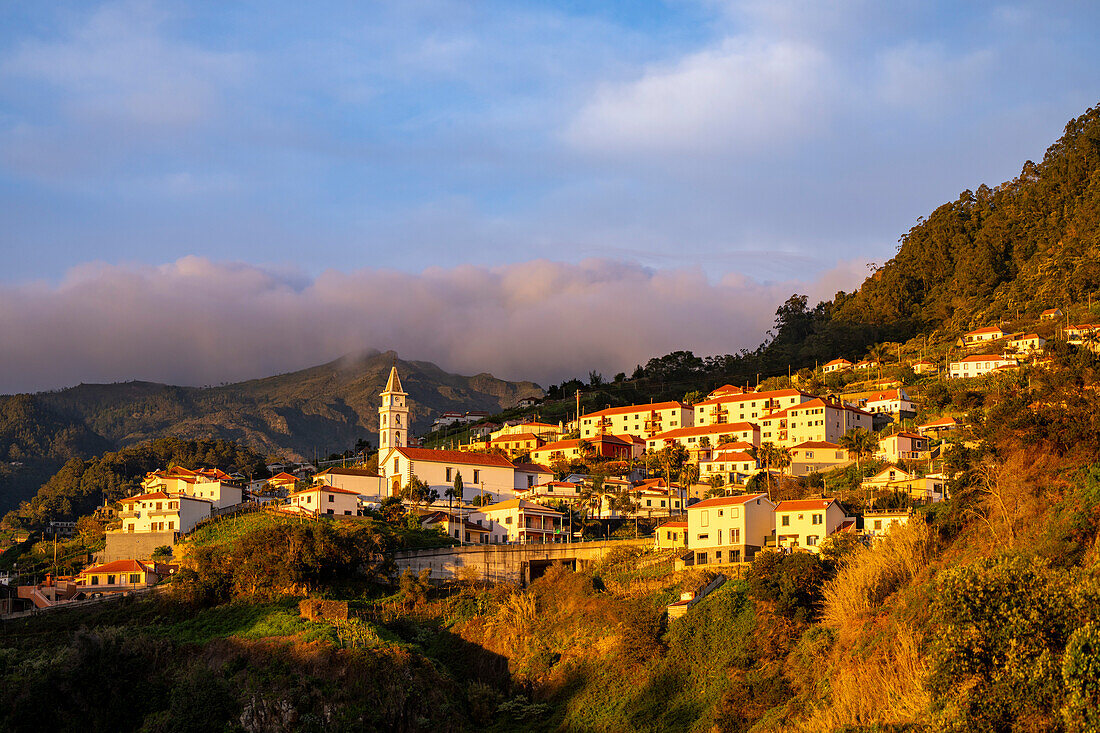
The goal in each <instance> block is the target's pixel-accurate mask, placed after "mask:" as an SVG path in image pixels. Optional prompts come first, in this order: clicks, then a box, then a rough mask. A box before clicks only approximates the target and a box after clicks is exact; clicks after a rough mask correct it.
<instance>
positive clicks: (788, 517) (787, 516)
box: [779, 514, 791, 527]
mask: <svg viewBox="0 0 1100 733" xmlns="http://www.w3.org/2000/svg"><path fill="white" fill-rule="evenodd" d="M779 523H780V525H781V526H783V527H790V526H791V515H790V514H784V515H783V517H782V519H781V520H780V522H779Z"/></svg>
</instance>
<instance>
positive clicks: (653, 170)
mask: <svg viewBox="0 0 1100 733" xmlns="http://www.w3.org/2000/svg"><path fill="white" fill-rule="evenodd" d="M1098 37H1100V9H1098V8H1097V7H1096V6H1095V4H1093V3H1086V2H1080V3H1055V2H1049V3H1048V2H1044V3H1039V2H1023V3H1007V4H992V3H989V4H987V3H957V2H952V3H946V2H944V3H931V2H893V3H870V2H858V1H855V0H850V1H849V0H839V1H838V2H830V3H823V2H798V1H795V0H774V1H771V2H768V1H765V0H746V1H744V2H738V1H737V0H727V1H722V0H699V1H697V2H692V1H691V0H670V1H669V2H655V1H652V2H625V1H620V2H608V3H589V2H580V1H579V0H576V1H574V2H554V3H537V2H477V3H470V2H446V1H445V0H426V1H423V2H421V1H419V0H405V1H403V2H393V3H361V2H346V3H335V2H327V3H326V2H312V3H290V2H265V3H247V2H241V3H228V4H227V3H186V2H176V3H159V2H151V1H148V2H146V1H137V2H131V1H124V2H110V3H93V2H57V3H17V2H8V3H3V4H2V5H0V221H3V227H2V230H0V251H2V252H3V253H4V255H5V257H4V264H5V266H4V268H3V272H2V273H0V286H2V288H3V292H0V297H4V296H5V295H6V296H7V297H8V298H11V299H12V300H11V302H13V303H18V302H28V301H27V300H26V296H27V295H28V293H30V292H34V293H38V294H40V297H42V298H44V299H46V298H52V299H53V300H54V301H57V302H61V301H63V300H64V298H65V297H67V295H66V293H68V292H69V291H68V290H66V288H69V287H71V283H73V282H75V281H77V280H80V281H83V279H87V278H92V277H105V276H104V275H103V273H104V272H116V271H123V272H130V273H132V274H134V277H135V278H140V277H141V276H142V275H141V273H143V272H162V273H163V272H168V271H169V270H171V271H173V272H174V271H178V270H180V269H181V267H180V264H179V263H180V262H182V261H186V262H191V260H189V259H187V258H194V257H197V258H199V259H200V260H202V261H204V262H206V263H208V264H209V265H210V266H211V267H216V268H221V270H222V271H236V270H234V268H239V267H240V266H247V267H249V268H254V269H256V270H257V271H260V272H262V273H264V274H266V275H269V276H271V277H272V278H273V280H272V282H274V283H278V285H279V287H286V288H289V289H290V290H291V291H293V292H297V293H303V292H305V291H307V290H309V289H310V288H315V287H316V285H317V282H318V279H319V278H322V277H323V276H324V275H325V273H337V274H340V273H343V274H349V275H356V274H359V275H363V276H365V277H383V276H384V275H385V273H394V274H395V276H400V277H406V276H409V277H413V278H420V282H423V281H424V279H425V278H426V277H427V275H426V274H425V273H426V271H427V270H429V269H433V268H434V269H436V270H440V271H443V272H445V273H447V276H448V277H451V278H452V279H454V280H455V281H456V282H458V281H461V279H462V274H461V273H463V272H465V271H466V270H465V269H464V268H471V267H473V268H481V270H482V271H488V270H492V269H493V268H501V267H516V268H522V267H523V266H524V265H525V263H530V262H533V261H546V262H548V263H551V264H552V265H553V267H557V268H559V269H560V268H565V269H564V270H563V271H566V270H568V268H571V267H579V266H581V265H582V263H584V262H587V261H590V260H597V261H599V262H613V263H619V264H620V265H621V267H622V269H623V271H624V272H633V271H634V270H633V268H635V267H641V268H643V270H644V271H646V272H647V273H648V277H649V279H650V282H652V281H653V280H654V279H655V278H658V277H659V276H660V275H662V274H663V273H665V272H668V271H673V272H681V271H683V272H688V273H691V274H692V275H693V276H696V275H697V276H700V277H702V278H703V280H704V281H705V287H706V288H723V287H725V288H733V290H731V291H730V292H729V293H727V292H726V291H725V290H720V291H716V292H720V293H722V294H723V295H722V296H721V297H733V298H734V299H735V300H738V302H739V308H740V311H741V312H742V315H740V316H737V320H738V323H737V324H723V323H719V324H716V327H717V328H725V327H726V326H729V328H730V329H731V331H730V333H731V335H730V336H729V337H728V339H727V341H726V342H716V343H715V342H710V341H707V342H705V343H687V344H683V345H684V346H686V347H694V348H695V349H697V350H700V351H703V350H706V349H708V348H709V349H717V350H725V351H735V350H736V349H737V348H740V347H741V346H753V345H755V343H758V341H759V336H760V331H759V327H760V326H762V325H766V324H767V321H768V320H769V319H770V314H771V313H772V312H774V309H775V305H776V303H777V302H781V300H782V297H783V290H785V289H787V288H788V287H789V288H795V289H800V290H803V291H810V292H814V293H817V292H818V291H820V292H821V294H822V296H825V295H828V293H829V288H831V287H833V286H836V287H846V288H851V287H855V286H856V285H857V284H858V283H859V281H860V279H861V277H862V275H863V273H864V271H865V270H864V269H863V268H864V265H865V264H866V263H868V262H882V261H884V260H886V259H888V258H889V257H890V256H891V255H892V254H893V252H894V247H895V245H896V240H897V238H898V237H899V236H900V235H901V234H903V233H904V232H905V231H906V230H907V229H908V228H909V227H910V226H911V225H912V224H913V223H914V222H915V221H916V219H917V217H919V216H921V215H924V214H927V213H928V212H929V211H930V210H931V209H932V208H933V207H935V206H936V205H938V204H940V203H943V202H945V201H948V200H951V199H953V198H955V197H956V196H957V195H958V193H959V192H960V191H962V190H963V189H965V188H974V187H976V186H978V185H979V184H981V183H989V184H996V183H999V182H1001V181H1004V180H1006V179H1008V178H1011V177H1012V176H1014V175H1016V173H1018V171H1019V169H1020V166H1021V164H1022V163H1023V161H1024V160H1026V159H1028V158H1031V159H1039V158H1041V156H1042V154H1043V150H1044V149H1045V147H1046V146H1047V145H1049V144H1050V143H1051V142H1053V141H1054V140H1055V139H1056V138H1057V137H1058V135H1059V134H1060V132H1061V129H1062V127H1063V126H1064V124H1065V123H1066V121H1068V120H1069V119H1070V118H1071V117H1073V116H1075V115H1077V114H1080V113H1081V112H1083V111H1084V110H1085V109H1086V108H1087V107H1089V106H1091V105H1093V104H1096V103H1097V101H1098V99H1100V77H1098V76H1097V75H1096V73H1095V70H1096V69H1097V68H1098V67H1100V65H1098V61H1100V58H1098V56H1100V44H1097V43H1096V42H1095V41H1096V38H1098ZM89 263H93V264H89ZM601 267H602V266H601ZM142 268H147V269H145V270H143V269H142ZM148 268H152V269H151V270H149V269H148ZM157 268H160V269H159V270H158V269H157ZM172 268H175V270H172ZM182 270H186V271H190V270H189V269H188V268H187V267H183V268H182ZM433 271H434V270H433ZM600 271H601V272H603V270H602V269H601V270H600ZM93 272H94V273H98V274H95V275H93V274H90V273H93ZM555 276H556V275H555ZM601 277H602V276H601ZM429 279H430V278H429ZM731 283H736V287H735V285H733V284H731ZM154 286H155V284H154ZM737 288H740V289H741V292H742V295H741V296H739V297H738V296H737V295H736V293H735V292H734V290H736V289H737ZM28 289H29V290H28ZM754 289H755V290H754ZM764 291H767V292H768V293H769V295H767V296H766V297H765V296H764V295H759V297H757V296H756V295H755V294H757V293H763V292H764ZM788 294H789V292H788ZM17 296H18V297H17ZM750 296H751V297H750ZM548 297H552V296H548ZM639 297H649V296H648V295H645V294H642V295H639ZM715 297H717V296H715ZM769 299H770V300H769ZM591 304H592V305H593V307H595V306H598V305H600V304H601V302H600V301H599V300H598V299H595V298H594V299H593V300H592V301H591ZM30 307H31V306H29V305H24V306H22V308H24V309H28V308H30ZM73 307H74V308H79V305H78V304H73ZM180 307H181V308H185V307H186V305H185V304H181V305H180ZM478 307H482V308H483V307H484V306H483V305H482V306H478ZM548 307H552V306H548ZM226 308H227V311H226V313H225V318H226V319H232V318H233V317H235V311H232V310H231V309H230V305H229V304H226ZM291 310H293V309H291ZM748 311H751V313H748V315H745V313H747V312H748ZM472 312H473V311H471V313H472ZM16 315H17V316H20V315H30V314H28V313H25V312H24V313H17V314H16ZM739 324H743V325H746V327H745V328H744V329H743V330H740V331H738V330H737V326H738V325H739ZM661 329H669V330H671V331H672V332H673V333H675V332H676V331H677V324H676V323H674V322H671V321H670V322H668V323H663V324H655V328H654V330H656V331H661ZM661 332H662V333H663V331H661ZM430 336H431V335H430V334H428V335H426V336H425V338H429V337H430ZM361 337H362V338H365V339H368V340H377V339H381V338H383V337H387V338H390V339H391V340H392V339H397V336H395V335H394V334H392V333H384V332H382V331H378V332H376V333H365V334H361ZM398 340H399V339H398ZM424 340H425V339H424V338H421V340H420V341H421V342H423V341H424ZM668 342H669V343H674V342H675V339H669V340H668ZM416 343H417V342H415V341H410V342H408V348H412V349H413V351H415V350H416ZM653 343H654V346H658V345H660V344H663V342H662V341H661V339H659V338H655V339H654V342H653ZM723 343H728V346H727V347H725V348H723ZM364 345H365V346H376V347H379V348H386V347H388V346H390V345H392V344H387V343H370V344H364ZM399 345H401V346H403V347H404V346H406V345H405V344H404V343H402V344H399ZM344 346H346V344H343V343H342V342H341V343H340V344H334V345H332V346H331V347H330V348H331V349H333V350H335V349H338V348H343V347H344ZM639 348H640V347H639ZM425 351H431V350H430V349H425ZM654 351H656V349H654ZM34 353H35V354H39V356H38V357H35V358H44V357H43V356H42V355H43V354H45V353H46V352H38V351H36V352H34ZM50 353H53V352H50ZM616 354H617V355H616ZM616 354H611V355H606V357H603V356H596V355H590V356H591V358H593V359H596V360H599V359H601V358H606V359H607V360H608V364H607V367H608V368H614V366H613V365H612V364H611V363H610V362H612V361H615V360H616V359H618V360H620V361H622V362H624V368H625V366H631V364H625V362H628V361H630V360H632V359H638V358H641V354H638V353H635V352H633V351H629V350H623V351H621V352H616ZM410 355H411V356H416V355H417V354H415V353H414V354H410ZM28 358H29V357H28ZM439 358H442V359H443V360H444V361H446V354H445V353H444V354H443V355H442V356H440V357H439ZM577 358H578V362H580V361H583V359H584V358H588V357H587V356H586V355H583V354H582V355H578V357H577ZM485 361H486V364H485V368H486V369H498V370H499V369H500V368H505V367H503V366H501V365H504V364H510V363H511V362H510V361H509V360H508V358H507V357H506V356H505V355H501V354H498V353H495V352H494V354H492V355H490V356H486V358H485ZM540 363H541V362H540ZM303 365H304V364H303ZM453 366H454V368H460V367H461V368H467V369H468V368H472V366H474V365H473V364H471V363H468V362H465V361H463V362H461V363H456V364H454V365H453ZM506 368H510V369H514V370H515V371H516V372H519V371H523V370H524V369H530V368H533V365H527V366H524V365H522V364H520V365H513V366H510V367H506ZM568 368H569V367H568V366H567V365H561V366H556V367H554V369H556V370H558V372H564V371H568ZM112 369H114V371H112ZM125 369H126V367H125V365H117V366H115V367H111V368H107V367H104V369H103V370H100V371H95V374H96V375H98V376H99V377H101V378H106V377H109V376H111V375H112V374H115V373H116V372H117V373H118V375H119V376H120V377H124V376H127V375H126V374H123V372H124V371H125ZM616 370H617V369H616ZM226 373H227V374H229V375H230V376H234V377H236V376H239V374H238V372H237V371H234V370H232V369H227V370H226ZM157 374H159V372H158V373H157ZM157 374H153V375H152V376H157ZM540 374H541V375H542V376H543V377H544V378H550V377H551V376H553V373H552V372H550V371H547V372H540ZM77 376H79V375H77V374H76V373H75V372H74V373H73V375H71V376H59V377H57V378H58V379H62V380H63V379H72V378H76V377H77ZM162 376H164V378H168V377H169V376H171V377H172V378H176V379H182V380H186V379H192V380H193V379H195V378H199V377H197V376H196V377H188V374H187V373H182V374H172V375H162ZM249 376H254V375H249ZM509 376H515V374H509ZM563 376H564V375H563ZM203 378H205V375H204V377H203ZM28 385H29V386H40V384H39V383H38V382H37V381H35V380H33V379H31V380H27V379H23V378H22V377H21V376H20V375H18V374H14V375H8V376H7V378H6V379H5V375H3V374H0V389H5V388H26V387H27V386H28Z"/></svg>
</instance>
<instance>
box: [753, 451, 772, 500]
mask: <svg viewBox="0 0 1100 733" xmlns="http://www.w3.org/2000/svg"><path fill="white" fill-rule="evenodd" d="M777 454H778V450H777V448H776V446H775V444H774V443H771V442H768V441H764V442H763V443H761V444H760V445H759V446H755V447H753V448H750V449H749V455H750V456H752V457H753V458H755V459H756V463H757V465H759V466H760V467H761V469H762V470H763V471H764V480H765V481H766V482H767V487H768V501H771V498H772V467H773V466H775V462H776V458H777Z"/></svg>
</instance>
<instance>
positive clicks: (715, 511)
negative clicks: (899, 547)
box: [687, 494, 775, 566]
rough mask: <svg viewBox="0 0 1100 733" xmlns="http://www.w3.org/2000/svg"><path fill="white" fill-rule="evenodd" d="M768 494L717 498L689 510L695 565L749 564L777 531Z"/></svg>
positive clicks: (690, 546) (688, 516)
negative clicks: (774, 531)
mask: <svg viewBox="0 0 1100 733" xmlns="http://www.w3.org/2000/svg"><path fill="white" fill-rule="evenodd" d="M774 510H775V504H773V503H772V502H771V501H769V500H768V497H767V495H766V494H745V495H742V496H717V497H714V498H713V499H704V500H703V501H699V502H696V503H694V504H692V505H691V506H689V507H688V508H687V523H688V526H687V544H688V548H689V549H690V550H691V552H692V555H693V560H694V564H695V565H696V566H699V565H713V564H728V563H740V562H748V561H749V560H752V558H753V556H755V555H756V553H757V551H759V550H760V548H762V547H764V546H765V545H766V544H767V542H768V540H769V539H770V538H771V536H772V532H773V530H774V528H775V524H774V519H773V514H772V513H773V511H774Z"/></svg>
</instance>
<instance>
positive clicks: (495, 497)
mask: <svg viewBox="0 0 1100 733" xmlns="http://www.w3.org/2000/svg"><path fill="white" fill-rule="evenodd" d="M378 470H379V471H380V472H381V473H382V475H383V476H384V477H385V479H386V488H387V490H388V492H389V493H390V494H391V495H393V496H397V495H398V494H400V493H401V491H402V490H403V489H404V488H405V486H406V485H408V483H409V481H410V480H411V479H412V477H413V476H416V477H417V478H418V479H420V480H421V481H423V482H424V483H426V484H427V485H428V486H429V487H430V488H433V489H435V490H436V491H437V492H439V495H440V496H443V495H444V493H445V492H446V491H447V490H448V489H451V488H453V487H454V482H455V477H456V476H458V475H459V474H461V476H462V493H463V496H461V497H457V498H459V499H467V500H468V499H472V498H473V497H475V496H479V495H484V496H486V497H487V498H488V499H489V500H490V501H499V500H503V499H511V498H513V497H514V496H515V493H516V468H515V466H514V465H513V464H512V462H511V461H509V460H508V459H507V458H505V457H504V456H499V455H493V454H486V453H467V452H464V451H456V450H434V449H431V448H408V447H402V448H393V449H391V450H390V451H389V452H388V453H386V454H385V455H384V456H383V457H382V458H381V459H380V460H379V462H378Z"/></svg>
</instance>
